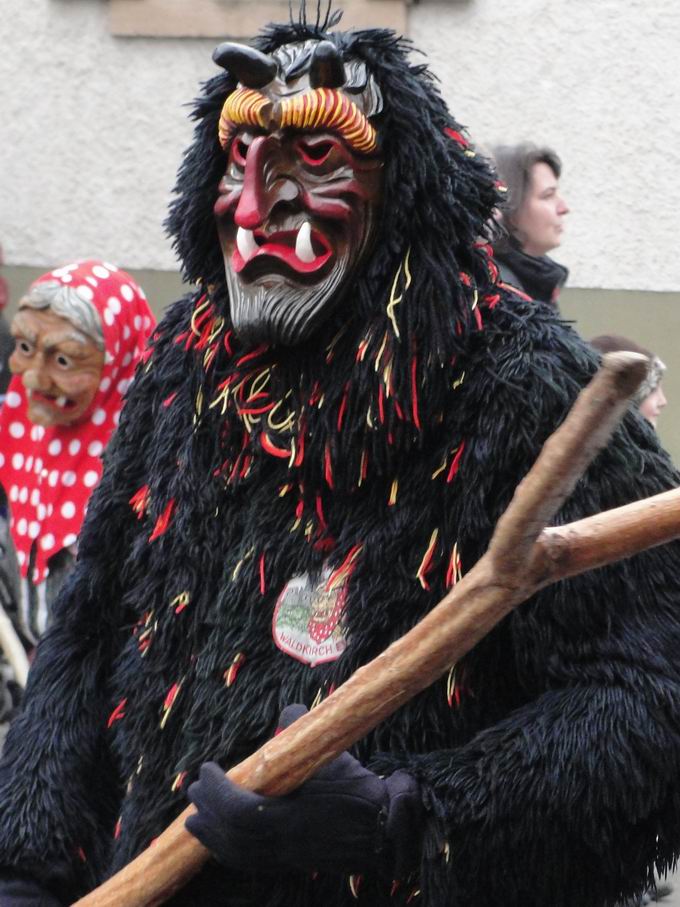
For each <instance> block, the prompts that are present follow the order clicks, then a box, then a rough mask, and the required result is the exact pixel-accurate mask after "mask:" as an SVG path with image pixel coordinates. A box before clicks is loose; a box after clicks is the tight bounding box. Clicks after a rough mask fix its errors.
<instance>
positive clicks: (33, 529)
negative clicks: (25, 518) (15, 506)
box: [28, 522, 40, 539]
mask: <svg viewBox="0 0 680 907" xmlns="http://www.w3.org/2000/svg"><path fill="white" fill-rule="evenodd" d="M39 535H40V523H35V522H34V523H29V524H28V536H29V538H32V539H37V538H38V536H39Z"/></svg>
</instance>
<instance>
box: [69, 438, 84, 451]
mask: <svg viewBox="0 0 680 907" xmlns="http://www.w3.org/2000/svg"><path fill="white" fill-rule="evenodd" d="M80 447H81V444H80V441H79V440H78V438H74V439H73V440H72V441H69V444H68V452H69V453H70V454H77V453H78V451H79V450H80Z"/></svg>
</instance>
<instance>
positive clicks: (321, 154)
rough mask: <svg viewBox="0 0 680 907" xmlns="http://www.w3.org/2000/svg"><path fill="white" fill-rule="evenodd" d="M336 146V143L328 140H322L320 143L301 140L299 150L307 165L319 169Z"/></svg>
mask: <svg viewBox="0 0 680 907" xmlns="http://www.w3.org/2000/svg"><path fill="white" fill-rule="evenodd" d="M335 145H336V143H335V142H331V141H329V140H327V139H322V140H321V141H318V142H313V141H310V140H309V139H301V140H300V141H299V142H298V150H299V152H300V155H301V156H302V159H303V160H304V161H305V163H307V164H310V165H311V166H312V167H318V166H319V165H320V164H323V163H325V162H326V161H327V160H328V158H329V157H330V154H331V152H332V151H333V149H334V148H335Z"/></svg>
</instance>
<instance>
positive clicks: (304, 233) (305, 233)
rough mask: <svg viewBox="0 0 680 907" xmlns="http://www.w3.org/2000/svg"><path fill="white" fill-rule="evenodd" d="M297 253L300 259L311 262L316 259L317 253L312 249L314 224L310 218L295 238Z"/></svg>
mask: <svg viewBox="0 0 680 907" xmlns="http://www.w3.org/2000/svg"><path fill="white" fill-rule="evenodd" d="M295 254H296V255H297V257H298V258H299V259H300V261H304V262H306V263H309V262H311V261H314V259H315V258H316V255H315V254H314V249H312V226H311V224H310V223H309V221H308V220H306V221H305V222H304V224H303V225H302V226H301V227H300V229H299V230H298V235H297V239H296V240H295Z"/></svg>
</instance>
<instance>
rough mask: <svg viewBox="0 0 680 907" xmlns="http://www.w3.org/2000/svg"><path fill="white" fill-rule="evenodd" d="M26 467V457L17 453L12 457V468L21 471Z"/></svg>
mask: <svg viewBox="0 0 680 907" xmlns="http://www.w3.org/2000/svg"><path fill="white" fill-rule="evenodd" d="M23 465H24V455H23V454H20V453H15V454H13V455H12V466H13V467H14V468H15V469H21V467H22V466H23Z"/></svg>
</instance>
